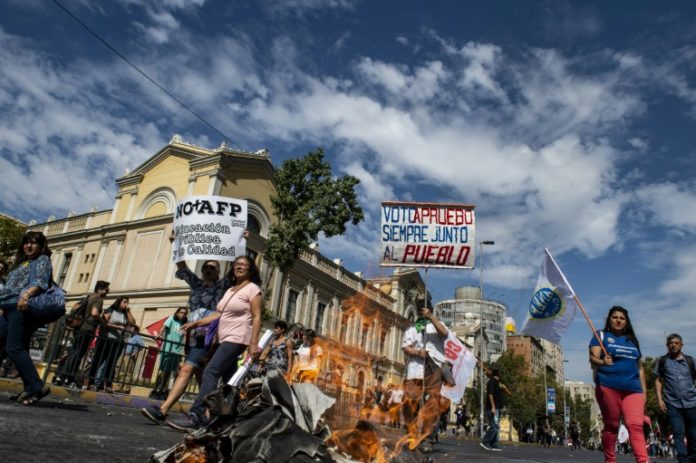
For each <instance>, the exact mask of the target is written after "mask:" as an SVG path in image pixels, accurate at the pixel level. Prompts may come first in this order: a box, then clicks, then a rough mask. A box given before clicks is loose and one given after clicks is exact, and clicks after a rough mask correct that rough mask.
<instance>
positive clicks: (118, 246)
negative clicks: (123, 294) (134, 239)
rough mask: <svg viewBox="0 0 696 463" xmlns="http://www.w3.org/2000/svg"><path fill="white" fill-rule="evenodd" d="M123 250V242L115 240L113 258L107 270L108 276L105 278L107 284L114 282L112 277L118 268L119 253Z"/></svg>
mask: <svg viewBox="0 0 696 463" xmlns="http://www.w3.org/2000/svg"><path fill="white" fill-rule="evenodd" d="M122 250H123V241H121V240H116V245H115V246H114V257H113V259H111V268H109V275H108V276H107V278H108V279H107V280H106V281H108V282H111V281H114V275H115V274H116V268H118V263H119V262H120V260H121V251H122Z"/></svg>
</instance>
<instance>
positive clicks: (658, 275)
mask: <svg viewBox="0 0 696 463" xmlns="http://www.w3.org/2000/svg"><path fill="white" fill-rule="evenodd" d="M63 3H64V5H65V6H66V7H68V8H69V9H70V10H71V11H73V13H74V14H76V15H77V16H78V17H79V18H80V19H81V20H82V21H84V22H85V23H86V24H88V25H89V26H90V27H91V28H92V29H94V30H95V31H97V32H98V33H99V34H100V35H101V36H102V37H104V38H105V39H106V40H107V41H108V42H109V43H111V44H112V45H113V46H114V47H116V48H117V49H118V50H120V51H121V52H122V53H124V54H125V55H126V56H127V57H128V58H129V59H130V60H131V61H132V62H134V63H136V64H137V65H138V66H140V67H141V68H142V69H143V70H144V71H145V72H147V73H148V74H149V75H150V76H152V77H153V78H154V79H156V80H157V81H158V82H159V83H160V84H161V85H163V86H164V87H165V88H167V89H168V90H170V91H171V92H172V93H174V94H176V95H177V96H178V97H179V98H180V99H181V100H183V101H184V102H186V104H188V105H189V106H190V107H192V108H194V109H195V110H196V111H197V112H198V113H200V114H202V115H203V116H204V117H205V118H206V119H207V120H209V121H210V122H211V123H212V124H213V125H215V126H216V127H217V128H218V129H219V130H220V131H222V132H223V133H225V134H227V135H228V137H229V138H230V139H231V140H232V142H233V144H234V145H237V146H239V147H241V148H243V149H247V150H254V151H255V150H258V149H261V148H268V149H269V150H270V151H271V154H272V156H273V162H274V163H276V164H279V163H280V162H282V161H283V160H284V159H287V158H289V157H293V156H298V155H301V154H304V153H305V152H307V151H308V150H309V149H313V148H315V147H317V146H322V147H324V148H325V150H326V153H327V155H328V157H329V159H330V161H331V162H332V164H333V166H334V168H335V170H336V172H337V173H341V174H346V173H347V174H351V175H355V176H357V177H359V178H360V179H361V181H362V183H361V185H360V188H359V194H360V199H361V203H362V205H363V207H364V209H365V211H366V214H367V219H366V221H365V222H364V223H363V224H361V225H360V226H358V227H354V228H351V229H350V230H349V232H348V234H347V235H346V236H345V237H341V238H334V239H331V240H323V241H322V242H321V250H322V252H323V253H324V254H326V255H327V256H328V257H330V258H336V257H340V258H343V260H344V262H345V264H346V266H347V267H348V268H349V269H351V270H353V271H363V272H364V273H365V274H367V275H368V276H375V275H380V274H384V273H386V272H387V271H388V270H382V269H380V268H379V267H378V264H377V262H378V252H379V215H378V212H379V204H380V202H381V201H383V200H415V201H441V202H461V203H473V204H475V205H476V212H477V221H478V222H477V238H478V239H482V240H484V239H485V240H494V241H495V242H496V244H495V246H492V247H488V248H487V249H486V255H485V272H484V284H485V293H486V294H487V295H488V296H490V297H492V298H494V299H497V300H500V301H502V302H504V303H506V304H507V305H508V306H509V308H510V314H511V315H512V316H513V317H514V318H515V319H516V321H517V323H518V326H521V325H522V321H523V318H524V314H525V312H526V309H527V306H528V303H529V300H530V297H531V293H532V289H533V286H534V283H535V281H536V276H537V272H538V267H539V265H540V263H541V259H542V253H543V248H544V247H548V248H549V249H550V250H551V252H552V253H553V254H554V256H555V257H556V260H557V261H558V262H559V265H560V266H561V268H562V269H563V270H564V272H565V273H566V275H567V277H568V278H569V280H570V282H571V284H572V285H573V286H574V288H575V290H576V292H577V293H578V295H579V296H580V298H581V299H582V301H583V302H584V304H585V306H586V308H587V309H588V311H589V313H590V316H591V318H592V319H593V320H594V322H595V323H596V324H598V325H602V324H603V319H604V316H605V315H606V312H607V310H608V308H609V307H610V306H612V305H614V304H621V305H624V306H625V307H627V308H628V309H629V311H630V313H631V316H632V318H633V320H634V324H635V327H636V330H637V333H638V336H639V339H640V340H641V343H642V345H643V350H644V353H645V355H653V356H654V355H658V354H661V353H662V352H663V351H664V342H663V339H664V338H663V335H664V333H665V332H671V331H679V332H681V334H682V335H684V337H685V343H686V350H690V349H691V347H692V346H693V345H694V344H696V339H694V337H693V335H692V333H694V332H696V317H694V316H693V315H692V309H691V301H692V300H694V298H695V296H696V285H695V284H694V281H696V266H695V265H694V264H696V245H695V244H694V240H693V238H694V234H695V233H696V213H695V209H696V188H695V184H694V180H693V179H694V171H695V170H696V169H695V164H694V160H695V157H694V155H693V149H694V148H693V143H692V141H693V133H694V122H695V119H696V111H695V110H694V103H695V102H696V80H695V79H694V75H695V69H694V68H695V66H696V65H695V64H694V63H696V60H695V59H694V56H695V55H696V43H695V37H694V35H695V34H696V32H695V31H696V28H694V21H695V19H696V14H695V11H694V7H693V6H692V5H691V4H688V3H686V2H670V3H667V4H664V2H640V1H639V2H635V1H631V2H628V1H626V2H564V1H548V2H518V1H500V2H465V1H441V2H415V1H410V2H404V1H398V2H397V1H379V2H377V1H373V2H370V1H349V0H324V1H322V0H285V1H270V0H266V1H246V2H245V1H210V0H192V1H185V0H159V1H156V0H153V1H139V0H114V1H110V2H98V3H95V2H88V1H85V0H64V2H63ZM483 3H485V4H483ZM0 9H1V11H2V12H3V13H2V15H0V62H1V63H2V66H0V182H1V183H2V185H3V193H2V195H0V210H1V211H3V212H5V213H9V214H11V215H14V216H17V217H19V218H21V219H24V220H27V221H28V220H31V219H37V220H39V221H44V220H45V219H46V217H47V216H48V215H56V216H58V217H64V216H65V215H66V214H67V213H68V212H69V211H71V210H72V211H76V212H84V211H87V210H89V209H90V208H91V207H93V206H96V207H98V208H100V209H103V208H109V207H111V205H112V202H113V194H114V192H115V185H114V182H113V179H114V178H116V177H119V176H121V175H122V174H123V172H124V170H125V169H132V168H134V167H136V166H137V165H139V164H140V163H141V162H143V161H144V160H145V159H147V158H148V157H149V156H151V155H152V154H154V153H155V152H156V151H157V150H158V149H159V148H161V147H162V146H163V145H164V144H166V143H167V141H168V140H169V139H170V138H171V136H172V135H173V134H174V133H179V134H181V135H182V136H183V137H184V139H185V140H187V141H189V142H192V143H195V144H197V145H201V146H206V147H211V148H214V147H217V146H219V145H220V143H221V141H222V136H221V135H219V134H217V133H215V132H214V131H212V130H211V129H209V128H208V127H206V126H205V125H203V124H202V123H200V122H199V121H197V120H196V119H195V118H194V117H193V116H192V115H191V114H189V113H187V112H186V111H184V110H182V109H181V108H180V107H179V106H178V105H176V104H175V103H173V102H172V101H171V100H170V99H168V98H167V97H166V96H165V95H164V94H163V93H162V92H161V91H159V90H158V89H156V88H155V87H154V86H153V85H152V84H151V83H149V82H147V81H146V80H145V79H144V78H142V76H140V75H138V74H137V73H136V72H135V71H134V70H133V69H132V68H130V67H129V66H127V65H126V64H125V63H124V62H123V61H122V60H121V59H119V58H118V57H117V56H116V55H115V54H113V53H112V52H110V51H109V50H108V49H106V48H105V47H104V46H103V45H102V44H101V43H99V42H98V41H96V40H95V39H94V38H93V37H92V36H90V35H89V34H88V33H87V32H86V31H85V30H83V29H82V28H81V27H80V26H79V25H78V24H77V23H76V22H75V21H74V20H73V19H71V18H70V17H69V16H68V15H66V14H65V13H64V12H63V11H61V10H60V9H59V8H58V7H57V6H56V5H55V4H54V3H52V2H46V1H38V0H0ZM61 172H71V173H72V174H71V176H70V178H67V177H65V176H63V175H60V173H61ZM478 276H479V274H478V271H456V270H447V271H444V270H439V271H431V272H430V273H429V283H430V289H431V291H432V293H433V296H434V300H435V301H440V300H444V299H449V298H451V297H453V294H454V289H455V288H456V287H457V286H460V285H466V284H478ZM589 337H590V331H589V329H588V328H587V326H586V324H585V322H584V320H583V319H582V317H577V318H576V320H575V322H574V323H573V325H572V327H571V329H570V330H569V332H568V334H567V335H566V337H565V338H564V339H563V341H562V345H563V347H564V349H565V351H566V354H567V357H568V358H569V360H570V363H569V364H568V377H570V378H571V379H580V380H585V381H588V380H589V379H590V373H589V367H588V364H587V361H586V346H587V342H588V340H589ZM692 352H694V351H692Z"/></svg>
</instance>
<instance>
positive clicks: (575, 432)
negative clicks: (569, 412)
mask: <svg viewBox="0 0 696 463" xmlns="http://www.w3.org/2000/svg"><path fill="white" fill-rule="evenodd" d="M570 440H571V442H572V443H573V450H580V428H579V427H578V424H577V423H576V422H575V421H573V422H572V423H570Z"/></svg>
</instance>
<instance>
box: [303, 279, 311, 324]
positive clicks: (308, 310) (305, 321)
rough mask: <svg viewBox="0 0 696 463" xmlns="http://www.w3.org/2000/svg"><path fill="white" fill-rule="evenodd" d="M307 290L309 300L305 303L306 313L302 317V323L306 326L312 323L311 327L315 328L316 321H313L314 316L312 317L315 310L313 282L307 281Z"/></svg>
mask: <svg viewBox="0 0 696 463" xmlns="http://www.w3.org/2000/svg"><path fill="white" fill-rule="evenodd" d="M306 292H307V301H306V302H305V304H303V305H304V308H305V309H304V313H303V317H302V324H303V325H304V326H310V323H311V326H310V327H311V328H312V329H314V323H312V321H313V320H314V318H313V317H312V315H313V314H312V312H313V311H314V286H312V283H311V282H310V283H307V287H306Z"/></svg>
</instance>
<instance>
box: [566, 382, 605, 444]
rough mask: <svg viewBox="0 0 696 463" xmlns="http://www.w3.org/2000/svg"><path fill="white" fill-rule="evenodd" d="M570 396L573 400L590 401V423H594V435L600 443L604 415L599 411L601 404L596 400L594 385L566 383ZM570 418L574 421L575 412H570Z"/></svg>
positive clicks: (592, 430)
mask: <svg viewBox="0 0 696 463" xmlns="http://www.w3.org/2000/svg"><path fill="white" fill-rule="evenodd" d="M564 386H565V388H566V391H568V395H569V396H570V397H573V398H580V399H582V400H590V403H591V404H592V405H591V409H590V410H591V411H590V422H591V423H592V425H591V426H592V429H591V430H590V431H591V432H592V435H593V436H595V438H596V439H597V440H598V441H599V436H600V433H601V430H602V427H603V423H602V413H601V411H600V409H599V404H598V403H597V399H596V398H595V388H594V386H593V385H592V384H587V383H583V382H582V381H566V382H565V384H564ZM570 418H571V420H572V419H573V410H570Z"/></svg>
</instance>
